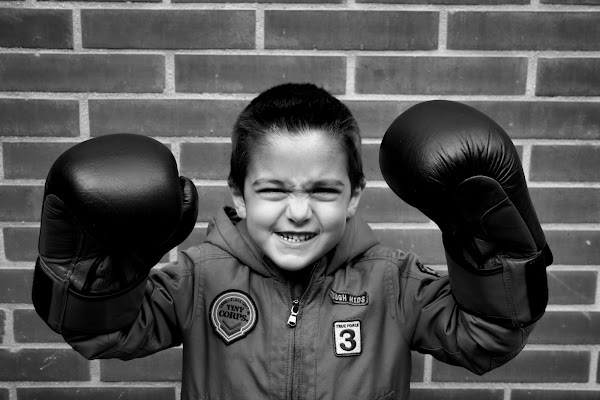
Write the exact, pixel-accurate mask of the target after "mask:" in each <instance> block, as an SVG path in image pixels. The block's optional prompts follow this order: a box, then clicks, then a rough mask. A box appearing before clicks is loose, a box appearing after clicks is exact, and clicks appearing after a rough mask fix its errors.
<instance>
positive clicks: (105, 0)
mask: <svg viewBox="0 0 600 400" xmlns="http://www.w3.org/2000/svg"><path fill="white" fill-rule="evenodd" d="M40 1H53V0H40ZM58 1H60V2H63V3H71V2H72V1H73V0H58ZM129 1H131V2H132V3H159V2H160V1H161V0H99V1H97V0H83V1H82V2H83V3H87V2H98V3H115V2H118V3H123V2H129Z"/></svg>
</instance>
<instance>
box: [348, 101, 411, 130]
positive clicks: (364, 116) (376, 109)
mask: <svg viewBox="0 0 600 400" xmlns="http://www.w3.org/2000/svg"><path fill="white" fill-rule="evenodd" d="M417 103H418V102H414V101H397V102H396V101H366V100H347V101H345V102H344V104H346V106H348V108H349V109H350V111H351V112H352V115H353V116H354V118H355V119H356V122H358V126H359V127H360V131H361V132H360V134H361V137H363V138H381V137H383V135H384V134H385V131H387V129H388V127H389V126H390V125H391V124H392V122H394V120H395V119H396V118H398V116H400V114H402V113H403V112H404V111H406V110H407V109H409V108H410V107H411V106H413V105H415V104H417Z"/></svg>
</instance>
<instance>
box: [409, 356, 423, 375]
mask: <svg viewBox="0 0 600 400" xmlns="http://www.w3.org/2000/svg"><path fill="white" fill-rule="evenodd" d="M410 360H411V368H410V381H411V382H423V377H424V374H425V373H424V368H425V356H424V355H423V354H421V353H417V352H416V351H413V352H411V353H410Z"/></svg>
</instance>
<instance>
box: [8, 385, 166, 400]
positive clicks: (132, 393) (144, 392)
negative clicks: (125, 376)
mask: <svg viewBox="0 0 600 400" xmlns="http://www.w3.org/2000/svg"><path fill="white" fill-rule="evenodd" d="M17 398H18V399H19V400H80V399H86V400H106V399H119V400H175V388H174V387H143V386H136V387H101V388H100V387H35V388H33V387H31V388H18V389H17Z"/></svg>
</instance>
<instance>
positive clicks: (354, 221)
mask: <svg viewBox="0 0 600 400" xmlns="http://www.w3.org/2000/svg"><path fill="white" fill-rule="evenodd" d="M206 242H208V243H211V244H213V245H215V246H218V247H220V248H222V249H223V250H225V251H227V252H228V253H229V254H231V255H233V256H235V257H236V258H237V259H238V260H240V261H241V262H242V263H243V264H245V265H247V266H249V267H250V268H252V269H253V270H255V271H256V272H258V273H259V274H261V275H264V276H273V275H280V271H277V270H274V268H273V267H272V266H271V264H270V263H269V262H267V260H265V259H264V257H263V255H262V254H261V252H260V250H259V249H258V248H257V247H256V246H255V245H254V243H253V242H252V239H250V236H249V234H248V229H247V227H246V221H245V220H243V219H241V218H239V217H238V216H237V214H236V212H235V210H234V209H233V208H231V207H224V208H221V209H220V210H219V212H218V213H217V216H216V217H215V218H214V219H213V220H212V221H211V222H210V224H209V226H208V236H207V238H206ZM378 243H379V242H378V241H377V239H376V238H375V235H374V234H373V231H372V230H371V228H370V227H369V225H367V223H366V222H365V221H363V220H362V218H360V217H359V216H354V217H352V218H350V219H348V221H347V223H346V230H345V231H344V235H343V236H342V239H341V240H340V242H339V243H338V244H337V245H336V246H335V247H334V248H333V250H331V251H330V252H329V254H327V259H328V260H329V262H328V263H327V268H326V270H325V273H326V274H331V273H333V272H334V271H335V270H337V269H338V268H340V267H341V266H343V265H345V264H346V263H347V262H348V261H350V260H352V259H353V258H355V257H356V256H358V255H360V254H362V253H364V252H365V251H367V250H368V249H370V248H371V247H373V246H375V245H376V244H378Z"/></svg>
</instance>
